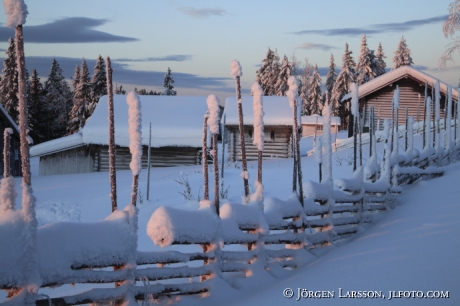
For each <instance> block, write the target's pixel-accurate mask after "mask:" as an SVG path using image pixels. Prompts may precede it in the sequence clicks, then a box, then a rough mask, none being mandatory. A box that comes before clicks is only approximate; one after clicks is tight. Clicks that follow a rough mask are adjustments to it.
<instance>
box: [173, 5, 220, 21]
mask: <svg viewBox="0 0 460 306" xmlns="http://www.w3.org/2000/svg"><path fill="white" fill-rule="evenodd" d="M178 10H179V11H181V12H182V13H184V14H185V15H188V16H190V17H193V18H198V19H204V18H208V17H210V16H223V15H225V14H227V12H226V11H225V10H222V9H218V8H214V9H210V8H203V9H195V8H193V7H190V6H182V7H179V8H178Z"/></svg>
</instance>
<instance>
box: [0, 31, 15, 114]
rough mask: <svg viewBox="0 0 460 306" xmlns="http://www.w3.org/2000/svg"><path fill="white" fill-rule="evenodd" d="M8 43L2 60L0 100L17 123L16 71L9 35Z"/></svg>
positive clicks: (12, 46)
mask: <svg viewBox="0 0 460 306" xmlns="http://www.w3.org/2000/svg"><path fill="white" fill-rule="evenodd" d="M8 43H9V46H8V50H7V51H6V58H5V60H3V70H2V73H3V78H2V81H1V83H0V102H1V103H2V106H3V107H4V108H5V110H6V111H7V112H8V114H9V115H10V116H11V118H13V120H14V121H15V122H16V123H18V103H19V102H18V101H19V100H18V72H17V69H16V67H17V64H16V51H15V43H14V39H13V38H11V37H10V39H9V40H8Z"/></svg>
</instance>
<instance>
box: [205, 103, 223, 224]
mask: <svg viewBox="0 0 460 306" xmlns="http://www.w3.org/2000/svg"><path fill="white" fill-rule="evenodd" d="M206 103H207V104H208V109H209V117H208V120H207V121H208V125H209V130H210V131H211V134H212V150H211V155H212V158H213V165H214V205H215V206H216V214H217V216H219V214H220V213H219V161H218V154H217V135H219V111H220V110H219V99H218V98H217V97H216V96H215V95H209V96H208V99H207V100H206Z"/></svg>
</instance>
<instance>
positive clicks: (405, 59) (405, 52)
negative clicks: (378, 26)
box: [392, 36, 414, 69]
mask: <svg viewBox="0 0 460 306" xmlns="http://www.w3.org/2000/svg"><path fill="white" fill-rule="evenodd" d="M394 54H395V56H394V57H393V68H392V69H396V68H399V67H401V66H412V65H413V64H414V62H413V61H412V57H411V56H410V55H411V54H412V52H411V51H410V49H409V47H408V46H407V43H406V40H405V39H404V36H403V37H401V40H400V41H399V44H398V48H397V49H396V51H395V52H394Z"/></svg>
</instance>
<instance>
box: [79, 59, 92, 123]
mask: <svg viewBox="0 0 460 306" xmlns="http://www.w3.org/2000/svg"><path fill="white" fill-rule="evenodd" d="M76 90H78V91H79V96H80V98H81V99H83V100H84V104H85V113H84V118H83V119H84V121H83V122H86V119H87V118H88V117H89V115H88V113H89V107H90V104H91V91H92V90H91V79H90V77H89V69H88V65H87V64H86V60H85V59H84V58H83V59H82V61H81V66H80V81H79V82H78V87H77V89H76Z"/></svg>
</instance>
